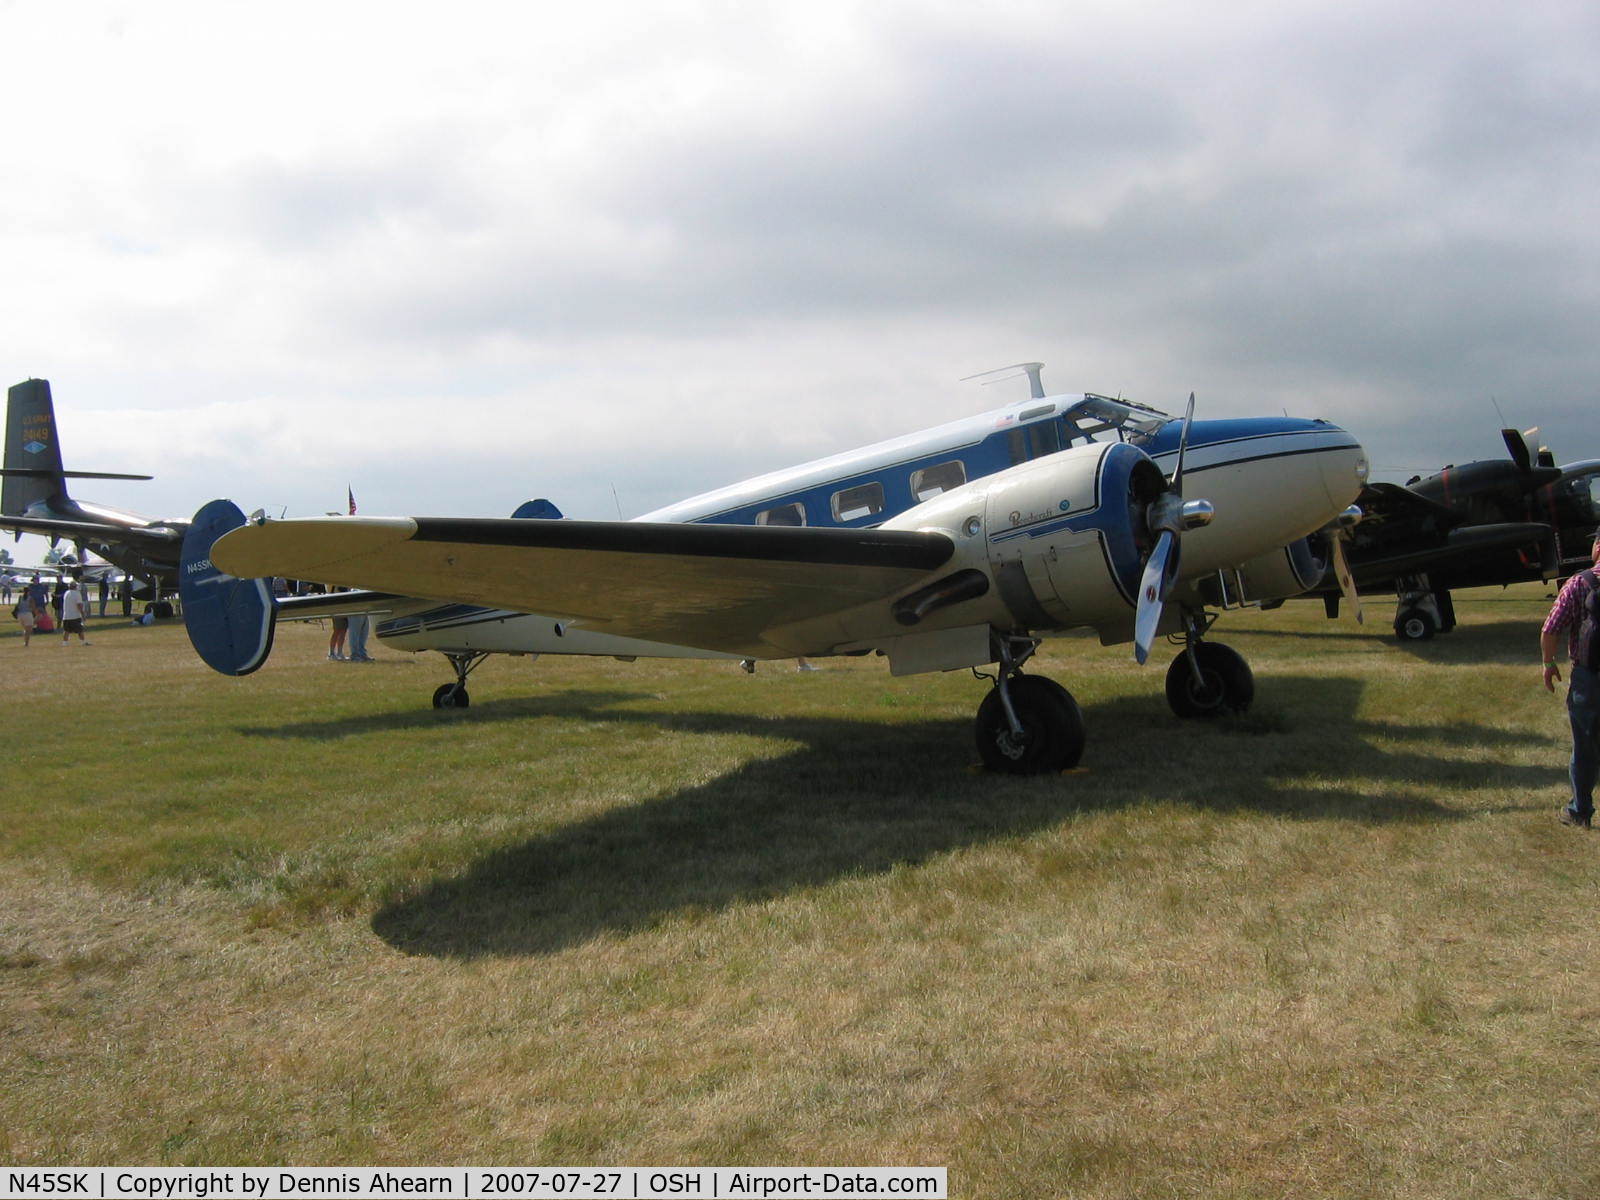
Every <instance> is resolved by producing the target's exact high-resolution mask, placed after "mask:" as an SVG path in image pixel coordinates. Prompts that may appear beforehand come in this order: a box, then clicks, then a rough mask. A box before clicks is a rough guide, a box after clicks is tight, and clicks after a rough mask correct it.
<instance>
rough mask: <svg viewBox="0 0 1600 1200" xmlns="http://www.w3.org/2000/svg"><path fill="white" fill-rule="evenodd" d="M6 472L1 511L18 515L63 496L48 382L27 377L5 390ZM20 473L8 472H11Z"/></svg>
mask: <svg viewBox="0 0 1600 1200" xmlns="http://www.w3.org/2000/svg"><path fill="white" fill-rule="evenodd" d="M5 466H6V471H7V474H6V476H5V478H4V480H3V487H0V512H3V513H5V514H6V515H7V516H13V517H16V516H21V515H23V514H24V513H25V512H27V510H28V508H29V507H30V506H31V505H34V504H37V503H39V502H40V501H42V500H50V499H52V498H54V497H56V496H65V495H66V491H67V484H66V475H65V474H64V473H63V471H62V469H61V444H60V442H59V441H58V440H57V439H56V410H55V404H54V402H53V401H52V400H51V398H50V381H49V380H47V379H29V380H26V381H25V382H23V383H18V384H14V385H13V386H12V387H11V389H10V391H8V392H7V393H6V461H5ZM13 471H16V472H20V473H19V474H11V472H13Z"/></svg>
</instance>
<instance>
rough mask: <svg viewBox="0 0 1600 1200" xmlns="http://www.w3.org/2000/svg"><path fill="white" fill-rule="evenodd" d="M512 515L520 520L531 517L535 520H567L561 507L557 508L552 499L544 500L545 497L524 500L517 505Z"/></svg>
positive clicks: (514, 518)
mask: <svg viewBox="0 0 1600 1200" xmlns="http://www.w3.org/2000/svg"><path fill="white" fill-rule="evenodd" d="M511 517H512V519H513V520H518V519H529V520H535V521H561V520H565V518H564V517H563V516H562V515H561V510H560V509H559V508H557V507H556V506H555V505H554V504H551V503H550V501H548V500H544V499H539V500H524V501H523V502H522V503H521V504H519V505H517V511H516V512H514V513H512V514H511Z"/></svg>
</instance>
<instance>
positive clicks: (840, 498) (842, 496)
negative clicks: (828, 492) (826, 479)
mask: <svg viewBox="0 0 1600 1200" xmlns="http://www.w3.org/2000/svg"><path fill="white" fill-rule="evenodd" d="M832 507H833V519H834V520H835V521H859V520H861V518H862V517H875V516H877V515H878V514H879V513H881V512H882V511H883V484H881V483H862V484H858V485H856V486H855V487H853V488H845V489H844V490H843V491H842V492H835V493H834V494H833V503H832Z"/></svg>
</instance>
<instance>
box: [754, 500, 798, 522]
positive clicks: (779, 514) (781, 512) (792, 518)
mask: <svg viewBox="0 0 1600 1200" xmlns="http://www.w3.org/2000/svg"><path fill="white" fill-rule="evenodd" d="M805 523H806V510H805V505H803V504H799V503H795V504H780V505H778V507H777V508H769V509H767V510H766V511H765V512H758V513H757V514H756V524H757V525H804V524H805Z"/></svg>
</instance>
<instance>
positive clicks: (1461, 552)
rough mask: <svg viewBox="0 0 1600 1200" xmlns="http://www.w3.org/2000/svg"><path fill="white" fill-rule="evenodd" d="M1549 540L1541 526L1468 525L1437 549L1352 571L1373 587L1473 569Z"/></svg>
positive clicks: (1372, 561) (1401, 552)
mask: <svg viewBox="0 0 1600 1200" xmlns="http://www.w3.org/2000/svg"><path fill="white" fill-rule="evenodd" d="M1549 539H1550V527H1549V526H1548V525H1541V524H1538V523H1537V522H1531V523H1515V524H1500V525H1466V526H1463V527H1462V528H1460V529H1452V530H1451V531H1450V533H1449V534H1448V535H1447V536H1446V537H1445V538H1444V540H1443V541H1442V542H1440V543H1438V544H1436V545H1431V546H1423V547H1410V548H1405V549H1397V550H1395V551H1394V552H1393V553H1390V554H1386V555H1384V556H1383V557H1378V558H1367V559H1364V560H1363V561H1361V562H1358V563H1353V564H1352V565H1351V569H1352V571H1354V573H1355V579H1356V585H1357V586H1358V587H1373V586H1377V585H1382V584H1387V583H1390V582H1392V581H1393V580H1394V579H1395V577H1396V576H1401V575H1420V574H1423V573H1425V572H1428V571H1440V570H1444V569H1447V568H1451V567H1457V568H1463V569H1465V568H1470V567H1471V566H1473V565H1474V564H1475V563H1477V562H1479V561H1481V559H1482V556H1483V555H1484V554H1486V553H1489V552H1492V551H1496V550H1521V549H1525V548H1532V547H1542V546H1543V545H1544V544H1545V543H1547V542H1548V541H1549Z"/></svg>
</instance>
